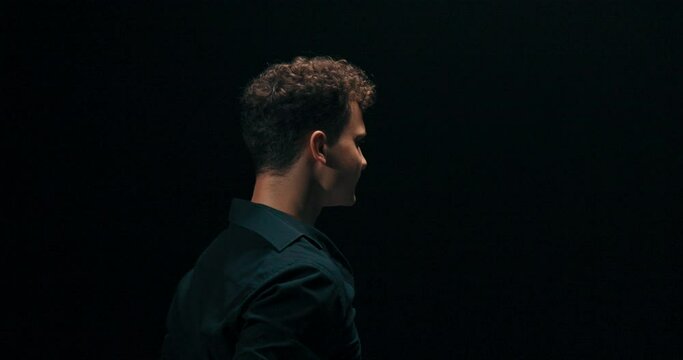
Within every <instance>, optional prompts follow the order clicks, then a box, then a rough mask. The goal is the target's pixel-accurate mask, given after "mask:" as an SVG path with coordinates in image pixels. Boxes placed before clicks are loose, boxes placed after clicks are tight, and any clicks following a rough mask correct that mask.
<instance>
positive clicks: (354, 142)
mask: <svg viewBox="0 0 683 360" xmlns="http://www.w3.org/2000/svg"><path fill="white" fill-rule="evenodd" d="M349 106H350V110H351V111H350V115H349V121H348V123H347V124H346V126H345V127H344V130H343V131H342V133H341V135H340V136H339V140H338V141H337V142H336V143H335V144H334V145H332V146H330V147H329V148H328V159H327V160H328V162H327V166H329V168H330V169H331V170H332V174H331V180H332V184H331V185H332V186H331V187H330V189H329V190H330V192H329V194H328V201H327V204H325V206H338V205H341V206H351V205H353V204H354V203H355V202H356V191H355V190H356V184H357V183H358V179H360V174H361V171H362V170H363V169H365V167H366V166H367V165H368V163H367V161H366V160H365V157H364V156H363V152H362V150H361V146H360V145H361V142H362V140H363V138H364V137H365V135H366V132H365V123H364V122H363V113H362V111H361V108H360V106H359V105H358V103H357V102H355V101H352V102H350V103H349Z"/></svg>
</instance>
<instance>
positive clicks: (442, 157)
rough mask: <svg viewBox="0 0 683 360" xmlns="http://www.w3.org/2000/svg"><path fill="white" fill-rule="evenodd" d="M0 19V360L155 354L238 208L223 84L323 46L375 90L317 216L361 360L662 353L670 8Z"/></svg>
mask: <svg viewBox="0 0 683 360" xmlns="http://www.w3.org/2000/svg"><path fill="white" fill-rule="evenodd" d="M17 4H18V3H17ZM17 4H12V3H9V4H7V3H6V4H5V5H3V9H4V10H3V14H4V15H3V17H4V18H5V20H3V21H2V25H1V26H2V29H3V30H2V41H3V43H4V44H5V46H3V49H4V50H3V51H2V52H3V54H2V64H3V80H2V82H3V83H4V86H3V88H4V90H3V94H2V98H3V100H2V104H3V106H2V108H3V110H2V117H3V127H4V128H5V130H4V131H3V135H2V138H3V153H4V154H3V155H5V156H7V155H9V156H7V160H5V161H4V162H5V166H4V167H5V168H6V169H9V170H8V171H7V172H5V175H4V176H3V183H4V184H5V185H4V186H3V191H4V192H5V193H6V196H5V199H6V200H5V201H4V203H5V206H6V207H7V211H5V212H4V213H5V215H3V223H4V225H3V228H4V229H5V231H7V234H8V235H7V236H4V239H3V242H4V243H5V245H6V246H8V250H6V251H3V255H2V261H3V264H4V265H7V268H8V269H9V271H7V272H6V273H5V274H6V277H5V281H4V282H3V283H4V285H3V288H5V290H3V296H2V297H3V298H4V299H5V300H4V301H7V303H6V304H7V305H6V307H5V309H6V310H7V314H6V315H5V319H4V320H3V321H2V324H3V325H2V329H1V330H2V338H3V343H4V345H3V346H2V347H3V349H6V350H2V351H7V352H9V351H12V349H14V350H19V351H20V354H22V356H20V358H22V357H38V358H87V359H109V358H112V359H114V358H115V359H152V358H155V357H156V356H157V354H158V351H159V348H160V345H161V341H162V337H163V335H164V319H165V315H166V311H167V309H168V305H169V303H170V300H171V297H172V294H173V291H174V289H175V286H176V283H177V281H178V280H179V279H180V277H181V276H182V274H183V273H185V272H186V271H187V270H188V269H189V268H190V267H191V266H192V265H193V263H194V260H195V259H196V257H197V256H198V255H199V253H200V252H201V251H202V250H203V249H204V247H205V246H206V245H207V244H208V243H209V242H210V241H211V240H212V239H213V237H214V236H215V235H217V234H218V232H220V231H221V230H222V229H223V228H224V227H225V226H226V224H227V216H228V210H229V205H230V199H231V198H233V197H240V198H247V199H248V198H250V196H251V186H252V182H253V176H252V167H251V164H250V162H249V158H248V156H247V153H246V150H245V148H244V145H243V144H242V141H241V137H240V134H239V124H238V115H239V108H238V101H237V98H238V97H239V95H240V92H241V89H242V88H243V86H244V85H245V84H246V83H247V81H248V80H249V79H250V78H252V77H254V76H256V75H257V74H258V73H259V72H260V71H261V70H263V69H264V68H265V67H266V66H267V65H268V64H272V63H275V62H279V61H289V60H291V59H292V58H293V57H294V56H296V55H306V56H313V55H330V56H333V57H336V58H346V59H348V60H349V61H351V62H352V63H354V64H356V65H358V66H360V67H361V68H363V69H365V70H366V72H367V73H368V74H369V75H370V76H371V78H372V79H373V80H374V81H375V82H376V84H377V91H378V99H377V103H376V105H375V106H374V107H373V108H372V109H371V110H369V111H368V112H367V113H366V114H365V122H366V126H367V129H368V133H369V137H368V141H367V145H366V147H365V149H364V153H365V155H366V157H367V158H368V162H369V166H368V168H367V170H366V171H365V173H364V176H363V177H362V178H361V182H360V184H359V186H358V190H357V193H358V199H359V200H358V203H357V205H356V206H354V207H352V208H331V209H326V210H324V211H323V213H322V215H321V217H320V218H319V221H318V224H317V225H318V227H319V228H320V229H322V230H323V231H325V232H326V233H327V234H328V235H329V236H330V237H331V238H332V239H334V240H335V241H336V243H337V244H338V245H339V247H340V248H341V249H342V251H343V252H344V253H345V254H346V255H347V257H348V258H349V260H350V262H351V263H352V265H353V267H354V269H355V273H356V282H357V286H356V287H357V298H356V308H357V311H358V317H357V326H358V328H359V331H360V333H361V337H362V340H363V348H364V354H365V357H366V358H368V359H397V358H398V359H401V358H468V359H492V358H505V359H531V358H582V359H583V358H681V356H682V349H681V344H680V339H681V338H680V334H679V333H678V332H679V331H680V330H681V323H682V322H681V317H682V314H681V306H680V304H681V303H682V300H683V299H681V296H680V295H679V294H678V292H677V291H678V290H680V287H681V284H682V278H681V266H680V263H679V262H680V259H681V250H682V247H683V246H682V245H681V240H682V237H681V235H682V231H681V226H680V225H681V220H680V215H679V214H677V211H680V210H681V209H680V207H681V206H680V205H681V187H680V183H679V182H678V181H680V177H679V176H678V175H679V173H680V170H681V164H682V162H681V160H682V159H681V154H682V151H681V140H682V136H681V135H682V133H681V128H682V127H681V126H680V122H681V118H682V116H681V115H682V111H681V93H682V92H681V76H680V75H681V64H682V61H681V60H682V57H681V55H682V54H681V48H682V47H681V44H682V43H683V41H682V39H681V37H682V36H681V34H682V32H681V30H682V29H681V22H682V17H681V7H680V6H679V5H677V3H676V2H648V3H647V5H644V4H632V3H630V2H617V1H612V2H602V3H597V4H585V3H582V2H574V1H564V2H533V3H532V2H523V3H522V4H519V3H516V4H507V2H502V1H501V2H495V3H493V2H486V3H480V2H466V3H451V2H446V1H424V2H418V1H346V2H343V5H341V4H342V2H301V1H271V2H260V1H257V2H253V3H252V2H247V1H239V2H228V1H223V2H216V1H211V2H210V1H194V2H190V1H188V2H178V1H171V2H161V1H144V2H143V1H141V2H138V1H125V2H117V1H83V2H50V3H40V4H38V3H26V2H22V3H21V4H22V6H21V8H19V6H18V5H17ZM5 156H3V157H5Z"/></svg>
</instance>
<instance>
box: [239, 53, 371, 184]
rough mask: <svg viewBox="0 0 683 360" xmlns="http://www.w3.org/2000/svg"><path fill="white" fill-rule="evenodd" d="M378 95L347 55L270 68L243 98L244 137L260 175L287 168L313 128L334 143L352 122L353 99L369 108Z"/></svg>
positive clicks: (279, 172) (301, 59)
mask: <svg viewBox="0 0 683 360" xmlns="http://www.w3.org/2000/svg"><path fill="white" fill-rule="evenodd" d="M374 97H375V85H374V84H373V83H372V82H371V81H370V80H369V79H368V77H367V76H366V75H365V73H364V72H363V70H361V69H359V68H358V67H356V66H354V65H352V64H350V63H349V62H347V61H346V60H343V59H342V60H334V59H332V58H329V57H314V58H305V57H296V58H294V60H293V61H292V62H290V63H281V64H275V65H272V66H270V67H268V68H267V69H266V70H265V71H263V72H262V73H261V74H260V75H259V76H258V77H256V78H255V79H253V80H252V81H251V82H250V83H249V84H248V85H247V87H246V89H245V90H244V94H243V96H242V99H241V102H242V115H241V125H242V137H243V139H244V142H245V143H246V145H247V148H248V149H249V152H250V154H251V157H252V160H253V162H254V167H255V168H256V173H257V174H260V173H262V172H266V171H272V172H274V173H276V174H283V173H284V172H286V171H287V170H288V169H289V168H290V167H291V166H292V165H293V164H294V162H296V160H297V159H298V158H299V156H300V154H301V148H302V146H303V145H304V143H305V140H306V136H305V135H306V134H307V133H309V132H311V131H314V130H322V131H323V132H325V134H326V135H327V139H328V142H329V143H330V144H331V145H334V144H335V143H336V142H337V140H339V136H340V135H341V132H342V130H343V129H344V127H345V126H346V124H347V123H348V121H349V116H350V106H349V102H350V101H355V102H358V105H360V108H361V109H362V110H365V109H367V108H368V107H369V106H371V105H372V103H373V102H374Z"/></svg>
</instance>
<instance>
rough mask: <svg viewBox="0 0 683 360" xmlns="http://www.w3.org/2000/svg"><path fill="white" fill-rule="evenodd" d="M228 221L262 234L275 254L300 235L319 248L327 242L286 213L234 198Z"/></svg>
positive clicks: (317, 233) (310, 227)
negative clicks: (272, 247) (275, 250)
mask: <svg viewBox="0 0 683 360" xmlns="http://www.w3.org/2000/svg"><path fill="white" fill-rule="evenodd" d="M230 221H231V222H233V223H235V224H237V225H240V226H242V227H245V228H247V229H249V230H251V231H254V232H255V233H257V234H259V235H261V236H262V237H263V238H265V239H266V240H268V242H270V243H271V244H272V245H273V246H274V247H275V248H276V249H277V251H282V250H283V249H284V248H286V247H287V246H289V245H290V244H291V243H293V242H294V241H295V240H297V239H298V238H300V237H301V236H305V237H306V238H308V239H310V240H312V243H313V244H314V245H315V246H316V247H318V248H319V249H323V248H324V246H323V244H324V243H331V241H330V239H329V238H328V237H327V236H326V235H325V234H323V233H322V232H320V231H319V230H318V229H316V228H314V227H313V226H310V225H307V224H304V223H302V222H301V221H299V220H297V219H295V218H294V217H292V216H291V215H289V214H286V213H284V212H282V211H279V210H276V209H273V208H271V207H269V206H266V205H262V204H256V203H253V202H251V201H246V200H242V199H233V200H232V204H231V206H230Z"/></svg>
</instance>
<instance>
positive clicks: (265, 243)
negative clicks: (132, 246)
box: [163, 57, 374, 359]
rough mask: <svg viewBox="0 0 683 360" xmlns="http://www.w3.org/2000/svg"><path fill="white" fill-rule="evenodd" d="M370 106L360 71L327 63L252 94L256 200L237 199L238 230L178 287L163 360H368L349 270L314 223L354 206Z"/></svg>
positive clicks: (268, 76)
mask: <svg viewBox="0 0 683 360" xmlns="http://www.w3.org/2000/svg"><path fill="white" fill-rule="evenodd" d="M373 99H374V85H373V84H372V83H371V82H370V81H369V80H368V79H367V77H366V75H365V74H364V73H363V71H362V70H360V69H358V68H357V67H355V66H353V65H351V64H349V63H348V62H346V61H344V60H333V59H330V58H320V57H317V58H310V59H307V58H303V57H299V58H295V59H294V60H293V61H292V62H291V63H285V64H276V65H273V66H270V67H269V68H268V69H266V70H265V71H264V72H263V73H262V74H260V75H259V76H258V77H257V78H256V79H254V80H252V82H251V83H250V84H249V85H248V86H247V88H246V90H245V92H244V95H243V97H242V105H243V110H242V121H241V123H242V133H243V138H244V140H245V143H246V145H247V147H248V149H249V152H250V154H251V156H252V159H253V162H254V165H255V168H256V184H255V186H254V192H253V196H252V198H251V201H246V200H240V199H234V200H233V202H232V206H231V209H230V226H229V227H228V228H227V229H226V230H225V231H224V232H223V233H221V234H220V235H219V236H218V237H217V238H216V239H215V240H214V241H213V242H212V243H211V244H210V245H209V247H208V248H207V249H206V250H205V251H204V253H203V254H202V255H201V256H200V257H199V259H198V260H197V263H196V264H195V266H194V268H193V269H192V270H191V271H190V272H188V274H186V275H185V277H183V279H182V280H181V281H180V283H179V285H178V288H177V291H176V294H175V296H174V299H173V302H172V304H171V309H170V311H169V314H168V319H167V329H168V332H167V335H166V338H165V340H164V346H163V353H164V356H165V357H166V358H168V359H358V358H360V341H359V338H358V333H357V331H356V327H355V323H354V316H355V310H354V308H353V305H352V301H353V297H354V287H353V276H352V273H351V269H350V266H349V264H348V262H347V260H346V259H345V258H344V256H343V255H342V254H341V252H339V250H338V249H337V247H336V246H335V245H334V243H333V242H332V241H330V239H329V238H328V237H327V236H325V235H324V234H323V233H322V232H320V231H318V230H317V229H316V228H315V227H314V224H315V221H316V218H317V217H318V215H319V214H320V211H321V209H322V208H323V207H326V206H339V205H342V206H350V205H353V204H354V202H355V200H356V196H355V186H356V183H357V182H358V179H359V177H360V174H361V171H362V170H363V169H364V168H365V167H366V166H367V161H366V159H365V157H364V156H363V153H362V151H361V148H360V143H361V141H362V139H363V138H364V137H365V135H366V131H365V125H364V123H363V116H362V110H364V109H366V108H367V107H368V106H370V105H371V104H372V102H373Z"/></svg>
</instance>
